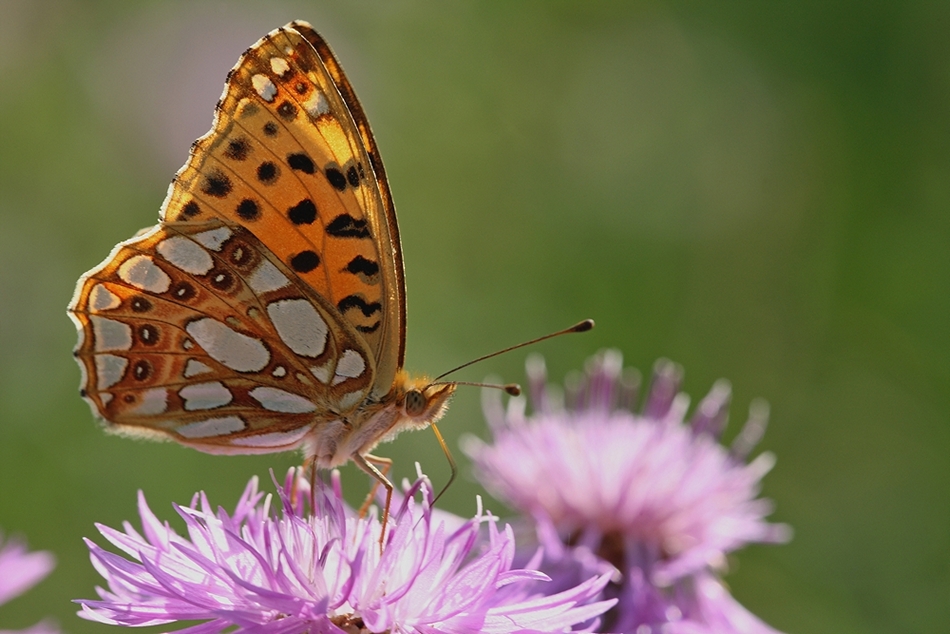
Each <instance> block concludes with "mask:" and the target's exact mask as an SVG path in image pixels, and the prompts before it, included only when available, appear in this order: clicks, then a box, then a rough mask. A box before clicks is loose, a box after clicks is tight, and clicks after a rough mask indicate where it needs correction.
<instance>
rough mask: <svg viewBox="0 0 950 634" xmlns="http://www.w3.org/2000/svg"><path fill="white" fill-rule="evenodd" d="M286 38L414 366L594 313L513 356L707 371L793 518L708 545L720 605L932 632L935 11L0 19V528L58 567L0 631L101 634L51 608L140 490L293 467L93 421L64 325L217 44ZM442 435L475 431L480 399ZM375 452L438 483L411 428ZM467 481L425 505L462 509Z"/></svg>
mask: <svg viewBox="0 0 950 634" xmlns="http://www.w3.org/2000/svg"><path fill="white" fill-rule="evenodd" d="M293 18H301V19H305V20H308V21H310V22H312V23H313V24H314V25H315V26H316V27H317V28H318V29H319V30H320V31H321V32H322V33H323V34H324V35H325V36H326V37H327V38H328V40H329V41H330V43H331V45H333V46H334V48H335V50H336V52H337V54H338V55H339V57H340V58H341V60H342V63H343V65H344V67H345V68H346V70H347V72H348V74H349V76H350V79H351V81H352V82H353V84H354V85H355V87H356V89H357V91H358V93H359V95H360V97H361V99H362V101H363V104H364V106H365V108H366V110H367V112H368V114H369V116H370V119H371V121H372V123H373V125H374V129H375V131H376V135H377V140H378V142H379V145H380V147H381V150H382V153H383V157H384V159H385V161H386V167H387V170H388V172H389V176H390V179H391V184H392V189H393V192H394V195H395V199H396V203H397V206H398V208H399V210H400V223H401V229H402V234H403V246H404V251H405V257H406V268H407V279H408V296H409V344H408V367H409V368H410V369H412V370H415V371H427V372H429V373H438V372H441V371H442V370H444V369H447V368H448V367H451V366H452V365H454V364H456V363H458V362H461V361H464V360H467V359H470V358H473V357H475V356H478V355H480V354H482V353H485V352H488V351H491V350H494V349H496V348H499V347H502V346H504V345H507V344H511V343H514V342H517V341H520V340H523V339H527V338H530V337H532V336H535V335H538V334H541V333H544V332H547V331H549V330H553V329H556V328H559V327H562V326H565V325H567V324H569V323H572V322H573V321H576V320H578V319H581V318H585V317H593V318H595V319H596V320H597V323H598V327H597V329H596V330H594V332H592V333H590V334H587V335H582V336H580V335H578V336H572V337H568V338H564V339H561V340H557V341H553V342H548V343H545V344H542V345H541V346H539V351H540V352H542V353H543V354H545V356H546V358H547V361H548V366H549V369H550V371H551V374H552V378H554V379H556V380H560V378H561V377H562V376H563V375H564V374H565V373H566V372H567V371H569V370H570V369H572V368H578V367H580V366H581V364H582V363H583V361H584V359H585V358H586V357H587V356H588V355H590V354H592V353H593V352H595V351H596V350H598V349H599V348H602V347H607V346H610V347H617V348H619V349H621V350H622V351H623V352H624V354H625V358H626V362H627V363H628V364H630V365H635V366H638V367H640V368H641V369H642V370H644V371H647V372H648V371H649V368H650V366H651V364H652V363H653V361H654V360H655V359H656V358H658V357H661V356H667V357H670V358H672V359H674V360H675V361H677V362H679V363H681V364H683V365H684V366H685V368H686V371H687V375H686V377H687V378H686V384H685V389H686V391H687V392H689V393H690V394H692V396H693V397H694V402H695V401H696V400H698V399H699V398H700V397H701V396H702V395H703V394H705V392H706V390H707V389H708V388H709V387H710V386H711V385H712V383H713V381H714V380H715V379H717V378H719V377H721V376H724V377H727V378H729V379H731V380H732V382H733V385H734V388H735V399H734V405H733V429H732V432H733V433H734V431H735V428H736V427H738V424H737V422H736V421H737V420H742V419H743V417H744V414H745V411H744V410H745V408H746V407H747V406H748V403H749V401H750V400H751V399H752V398H753V397H756V396H763V397H765V398H767V399H768V400H769V401H770V402H771V405H772V412H773V415H772V425H771V427H770V429H769V432H768V434H767V435H766V438H765V441H764V443H763V447H764V449H767V450H769V451H774V452H775V453H776V454H777V455H778V465H777V467H776V469H775V470H774V472H773V473H771V474H770V475H769V476H768V477H767V478H766V481H765V483H766V484H765V491H764V494H765V495H767V496H768V497H770V498H772V499H774V500H775V501H776V503H777V511H776V513H775V514H774V519H776V520H778V521H784V522H788V523H790V524H792V525H793V526H794V527H795V530H796V535H795V539H794V541H793V542H792V543H791V544H790V545H787V546H783V547H754V548H750V549H747V550H746V551H744V552H742V553H741V554H740V555H739V556H738V558H737V559H736V560H735V561H734V562H733V564H734V565H733V569H732V572H731V573H730V574H729V575H728V576H727V580H728V582H729V583H730V585H731V587H732V589H733V592H734V593H735V595H736V596H737V597H738V599H739V600H740V601H741V602H743V603H744V604H745V605H746V606H747V607H748V608H749V609H751V610H752V611H753V612H755V613H756V614H758V615H760V616H761V617H762V618H764V619H765V620H766V621H767V622H769V623H770V624H772V625H773V626H775V627H777V628H779V629H781V630H783V631H789V632H831V631H835V632H839V633H850V632H880V633H885V632H887V633H890V632H934V631H938V630H941V629H943V628H946V626H947V623H950V552H948V551H950V504H948V500H950V467H948V465H950V461H948V456H950V370H948V367H950V364H948V359H950V319H948V315H950V300H948V297H950V293H948V290H950V248H948V246H950V214H948V208H950V207H948V206H950V134H948V127H950V38H947V32H948V26H950V5H945V4H941V3H858V2H831V3H826V2H814V1H807V2H799V3H783V4H776V3H759V2H731V3H689V2H677V1H675V0H670V1H669V2H662V1H657V2H643V3H629V2H615V3H610V2H546V1H540V0H538V1H534V2H522V3H476V2H464V3H440V2H408V1H393V2H378V3H375V2H374V3H371V2H346V3H344V2H325V3H315V2H284V3H269V4H268V5H267V6H262V5H261V3H252V2H229V3H225V2H123V3H120V2H81V1H78V0H44V1H42V2H27V1H26V0H8V1H6V2H2V3H0V481H2V482H3V488H2V493H0V527H2V528H3V530H4V531H5V532H6V533H7V534H11V533H12V534H20V535H24V536H26V537H27V539H28V540H29V544H30V546H31V547H34V548H40V549H47V550H51V551H53V552H54V553H55V554H56V556H57V557H58V559H59V566H58V568H57V569H56V570H55V572H54V573H53V574H52V575H51V576H50V577H49V578H48V579H47V580H46V581H44V582H43V583H42V584H41V585H39V586H38V587H37V588H35V589H34V590H33V591H31V592H30V593H29V594H27V595H25V596H23V597H21V598H19V599H16V600H15V601H13V602H11V603H10V604H8V605H6V606H3V607H2V608H0V627H3V628H19V627H25V626H27V625H29V624H32V623H34V622H35V621H37V620H39V618H40V617H41V616H43V615H46V614H51V615H54V616H55V617H56V618H57V619H59V621H60V623H61V625H62V627H63V629H64V630H65V631H66V632H70V633H72V634H82V633H91V632H103V631H106V627H105V626H98V625H94V624H91V623H88V622H85V621H81V620H80V619H78V618H76V617H75V616H74V614H73V613H74V611H75V606H74V605H73V604H71V603H69V601H70V600H71V599H74V598H80V597H83V598H90V597H93V596H94V586H95V584H97V583H98V582H99V580H98V577H97V576H96V575H95V574H94V572H93V570H92V567H91V566H90V565H89V563H88V561H87V556H86V554H85V553H86V551H85V548H84V546H83V544H82V541H81V537H82V536H90V537H92V536H94V535H95V529H94V527H93V523H94V522H103V523H106V524H109V525H113V526H115V525H118V524H120V523H121V522H122V521H123V520H125V519H129V520H135V521H137V520H136V515H135V492H136V490H137V489H143V490H144V491H145V492H146V494H147V496H148V499H149V501H150V503H151V505H152V508H153V509H154V510H156V512H157V513H158V514H159V516H161V517H166V518H169V519H174V512H173V511H172V509H171V507H170V503H171V502H188V501H189V500H190V498H191V495H192V494H193V493H194V492H195V491H197V490H201V489H203V490H205V491H207V492H208V493H209V495H210V496H211V499H212V502H213V503H216V504H221V505H223V506H226V507H230V506H232V505H233V504H234V502H235V501H236V499H237V496H238V493H239V492H240V490H241V489H242V488H243V486H244V484H245V483H246V481H247V478H248V477H249V476H250V475H252V474H257V475H259V476H261V477H262V478H268V477H269V476H268V470H269V469H274V470H276V472H277V473H278V474H280V473H283V471H284V470H285V469H286V468H288V467H289V466H291V465H294V464H297V462H298V460H299V457H298V456H296V455H294V454H286V455H275V456H263V457H253V458H250V457H247V458H245V457H213V456H206V455H202V454H199V453H198V452H195V451H192V450H188V449H183V448H180V447H177V446H173V445H170V444H148V443H141V442H134V441H130V440H126V439H121V438H116V437H112V436H107V435H105V434H104V433H103V432H102V431H101V430H100V429H98V428H97V425H96V424H94V423H93V420H92V416H91V415H90V412H89V411H88V408H87V407H86V405H85V404H83V402H82V401H81V400H80V398H79V396H78V395H77V389H76V388H77V385H78V381H79V372H78V369H77V367H76V365H75V363H74V362H73V361H72V359H71V358H70V353H69V352H70V349H71V347H72V345H73V343H74V341H75V333H74V329H73V327H72V325H71V324H70V323H69V321H68V320H67V318H66V315H65V306H66V303H67V302H68V300H69V297H70V294H71V293H72V289H73V285H74V283H75V280H76V279H77V278H78V277H79V275H80V274H81V273H82V272H83V271H85V270H87V269H89V268H91V267H92V266H93V265H95V264H96V263H98V262H99V261H100V260H102V259H103V258H104V257H105V256H106V254H107V253H108V252H109V250H110V249H111V247H112V246H113V245H114V244H115V243H116V242H118V241H120V240H123V239H125V238H127V237H129V236H131V235H132V234H133V233H134V232H135V231H136V230H137V229H139V228H141V227H143V226H147V225H149V224H152V223H154V222H155V220H156V218H157V210H158V206H159V203H160V202H161V201H162V199H163V197H164V193H165V189H166V187H167V185H168V181H169V179H170V177H171V175H172V174H173V173H174V172H175V170H177V169H178V167H179V166H180V164H181V163H182V162H183V161H184V159H185V157H186V155H187V150H188V145H189V143H190V142H191V140H193V139H194V138H195V137H197V136H199V135H201V134H203V133H204V132H205V131H206V130H207V128H208V126H209V125H210V121H211V113H212V107H213V105H214V102H215V99H216V98H217V96H218V94H219V92H220V90H221V86H222V83H223V79H224V75H225V73H226V72H227V70H228V69H229V68H230V66H231V65H232V64H233V63H234V60H236V59H237V56H238V55H239V54H240V53H241V52H242V51H243V50H244V48H245V47H247V46H248V45H249V44H251V43H252V42H253V41H254V40H255V39H257V38H258V37H260V36H261V35H263V34H264V33H266V32H267V31H268V30H270V29H272V28H274V27H276V26H279V25H282V24H284V23H286V22H288V21H289V20H291V19H293ZM523 359H524V355H523V354H522V353H520V352H519V353H514V354H511V355H508V356H507V357H502V358H498V359H495V360H492V361H490V362H487V363H485V364H483V365H482V366H480V367H478V368H473V369H470V370H467V371H465V373H464V374H463V376H460V377H459V378H469V379H476V380H477V379H480V378H482V376H483V375H484V374H486V373H494V374H497V375H499V376H501V377H503V378H504V379H505V380H519V379H521V378H522V376H523V371H522V364H523ZM442 429H443V431H444V433H445V434H446V436H447V437H448V440H449V442H450V444H451V445H452V446H457V440H458V437H459V436H460V435H461V434H463V433H475V434H480V435H485V429H484V422H483V420H482V418H481V414H480V411H479V405H478V394H477V393H476V391H475V390H464V389H463V390H460V394H459V395H458V397H457V398H456V400H455V402H454V404H453V407H452V409H451V411H450V413H449V415H448V416H447V418H446V419H445V421H444V424H443V425H442ZM382 453H383V454H385V455H389V456H392V457H393V458H395V459H396V464H397V467H396V475H397V478H401V477H404V476H411V475H412V474H413V472H414V468H413V462H414V461H416V460H418V461H420V462H421V463H422V465H423V466H424V468H425V470H426V471H427V472H428V473H430V474H431V475H432V477H433V479H434V480H435V482H436V483H437V484H438V483H440V482H444V481H445V478H446V477H447V472H448V469H447V467H446V464H445V459H444V458H443V457H442V456H441V454H440V453H439V450H438V446H437V444H436V442H435V439H434V438H433V437H432V435H431V434H428V433H423V434H410V435H405V436H403V437H400V438H399V439H398V440H397V441H396V442H395V443H393V444H392V445H391V446H387V447H385V448H384V450H383V451H382ZM459 457H460V458H461V456H459ZM462 465H463V472H464V469H465V467H466V465H465V462H464V460H463V461H462ZM462 480H463V481H462V482H461V483H460V484H458V485H456V486H455V487H454V488H453V489H452V490H451V491H450V494H449V495H447V496H446V498H445V502H444V505H445V507H446V508H447V509H449V510H452V511H456V512H459V513H471V512H472V511H473V510H474V508H475V499H474V496H475V495H476V494H477V493H479V492H480V490H479V488H478V486H477V485H476V484H475V483H474V482H472V481H471V479H470V478H467V477H463V478H462ZM344 483H345V485H346V487H347V490H348V492H349V494H350V496H351V497H352V498H353V499H359V498H360V496H361V495H362V494H363V493H364V492H365V490H366V485H367V483H366V481H365V479H364V477H363V476H362V475H361V474H359V473H358V472H357V471H355V470H353V469H352V468H347V469H346V470H345V473H344ZM489 506H490V507H492V508H495V509H498V510H502V509H501V505H500V504H498V503H497V502H489ZM738 563H741V567H740V566H738V565H736V564H738Z"/></svg>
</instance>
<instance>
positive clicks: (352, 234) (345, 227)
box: [327, 214, 369, 238]
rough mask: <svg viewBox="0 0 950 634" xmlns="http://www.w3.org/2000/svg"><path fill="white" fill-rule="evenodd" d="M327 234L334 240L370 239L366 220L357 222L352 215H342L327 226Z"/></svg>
mask: <svg viewBox="0 0 950 634" xmlns="http://www.w3.org/2000/svg"><path fill="white" fill-rule="evenodd" d="M327 233H328V234H330V235H331V236H333V237H334V238H368V237H369V229H368V228H367V226H366V221H365V220H357V219H356V218H354V217H353V216H351V215H350V214H340V215H339V216H337V217H336V218H334V219H333V221H332V222H330V224H328V225H327Z"/></svg>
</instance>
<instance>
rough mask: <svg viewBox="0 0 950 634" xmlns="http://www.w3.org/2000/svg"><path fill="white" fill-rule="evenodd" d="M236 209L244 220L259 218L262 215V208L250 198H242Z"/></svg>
mask: <svg viewBox="0 0 950 634" xmlns="http://www.w3.org/2000/svg"><path fill="white" fill-rule="evenodd" d="M235 211H236V212H237V215H238V216H240V217H241V218H243V219H244V220H257V218H258V217H259V216H260V215H261V208H260V207H259V206H258V205H257V203H256V202H254V201H253V200H251V199H250V198H245V199H244V200H242V201H241V203H240V204H239V205H238V206H237V209H236V210H235Z"/></svg>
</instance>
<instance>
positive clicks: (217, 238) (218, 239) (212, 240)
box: [194, 227, 231, 251]
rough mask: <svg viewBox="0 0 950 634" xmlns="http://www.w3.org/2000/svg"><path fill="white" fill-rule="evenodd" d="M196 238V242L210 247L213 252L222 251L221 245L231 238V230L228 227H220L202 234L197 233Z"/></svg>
mask: <svg viewBox="0 0 950 634" xmlns="http://www.w3.org/2000/svg"><path fill="white" fill-rule="evenodd" d="M194 237H195V240H197V241H198V242H199V243H201V244H203V245H204V246H206V247H208V248H209V249H211V250H212V251H220V250H221V245H222V244H224V243H225V242H227V241H228V239H229V238H230V237H231V230H230V229H228V228H227V227H218V228H217V229H212V230H211V231H202V232H201V233H196V234H195V236H194Z"/></svg>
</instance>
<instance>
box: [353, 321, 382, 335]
mask: <svg viewBox="0 0 950 634" xmlns="http://www.w3.org/2000/svg"><path fill="white" fill-rule="evenodd" d="M380 323H381V322H378V321H377V322H376V323H375V324H373V325H372V326H357V327H356V329H357V330H359V331H360V332H361V333H363V334H366V335H368V334H370V333H373V332H376V331H377V330H379V324H380Z"/></svg>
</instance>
